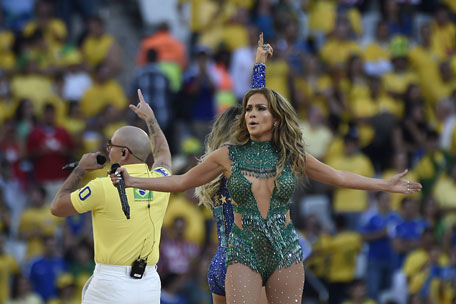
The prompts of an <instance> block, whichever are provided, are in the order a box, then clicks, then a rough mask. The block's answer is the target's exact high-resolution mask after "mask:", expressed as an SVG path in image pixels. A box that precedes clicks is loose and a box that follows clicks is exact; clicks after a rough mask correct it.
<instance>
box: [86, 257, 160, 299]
mask: <svg viewBox="0 0 456 304" xmlns="http://www.w3.org/2000/svg"><path fill="white" fill-rule="evenodd" d="M130 270H131V267H130V266H119V265H106V264H98V263H97V265H96V266H95V270H94V272H93V275H92V276H91V277H90V279H89V280H88V281H87V282H86V284H85V285H84V288H83V290H82V304H103V303H109V304H117V303H119V304H130V303H131V304H140V303H147V304H160V288H161V283H160V276H159V275H158V272H157V266H156V265H154V266H147V267H146V271H145V272H144V275H143V277H142V279H134V278H132V277H130Z"/></svg>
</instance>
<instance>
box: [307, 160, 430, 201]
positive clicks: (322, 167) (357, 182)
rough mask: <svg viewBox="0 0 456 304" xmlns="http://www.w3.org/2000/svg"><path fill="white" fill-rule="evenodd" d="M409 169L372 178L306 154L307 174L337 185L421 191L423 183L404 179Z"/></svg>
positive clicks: (411, 191)
mask: <svg viewBox="0 0 456 304" xmlns="http://www.w3.org/2000/svg"><path fill="white" fill-rule="evenodd" d="M406 174H407V170H405V171H404V172H401V173H399V174H397V175H395V176H393V177H392V178H390V179H380V178H370V177H365V176H362V175H359V174H356V173H352V172H348V171H340V170H336V169H334V168H332V167H330V166H328V165H326V164H324V163H322V162H320V161H319V160H318V159H316V158H315V157H313V156H312V155H310V154H306V175H307V176H308V177H310V178H312V179H314V180H316V181H319V182H322V183H325V184H329V185H332V186H336V187H342V188H351V189H359V190H379V191H387V192H397V193H413V192H418V191H421V188H422V186H421V184H419V183H415V182H412V181H409V180H406V179H404V178H403V177H404V176H405V175H406Z"/></svg>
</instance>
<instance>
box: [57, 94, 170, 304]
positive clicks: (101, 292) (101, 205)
mask: <svg viewBox="0 0 456 304" xmlns="http://www.w3.org/2000/svg"><path fill="white" fill-rule="evenodd" d="M138 95H139V99H140V102H139V104H138V105H137V106H134V105H130V108H131V109H132V110H133V111H134V112H135V113H136V114H137V115H138V116H139V117H140V118H142V119H144V120H145V121H146V123H147V126H148V129H149V138H150V143H149V138H148V136H147V134H146V132H144V131H143V130H141V129H139V128H136V127H131V126H126V127H122V128H120V129H118V130H117V131H116V132H115V133H114V135H113V136H112V138H111V140H110V141H109V142H108V147H107V151H108V153H109V160H110V162H111V163H112V164H114V163H118V164H120V165H121V166H124V167H125V168H128V170H129V172H131V173H130V174H133V175H134V176H137V177H160V176H167V175H169V174H170V168H171V154H170V151H169V147H168V143H167V141H166V138H165V136H164V135H163V132H162V131H161V129H160V127H159V125H158V123H157V120H156V118H155V115H154V113H153V111H152V109H151V108H150V107H149V105H148V104H147V103H146V102H145V101H144V99H143V97H142V94H141V91H139V90H138ZM151 145H152V155H153V157H154V164H153V165H152V170H149V168H148V166H147V164H146V162H145V161H146V159H147V156H148V155H149V153H150V148H151ZM97 155H99V153H98V152H97V153H88V154H85V155H84V156H83V157H82V159H81V160H80V161H79V164H78V166H77V167H76V168H75V169H74V171H73V173H72V174H71V175H70V176H69V177H68V178H67V180H66V181H65V183H64V184H63V186H62V187H61V188H60V190H59V191H58V192H57V194H56V196H55V198H54V201H53V202H52V205H51V212H52V214H53V215H55V216H60V217H65V216H70V215H74V214H78V213H84V212H88V211H92V224H93V235H94V246H95V262H96V267H95V271H94V273H93V275H92V277H91V278H90V279H89V280H88V281H87V283H86V285H85V286H84V289H83V294H82V303H85V304H90V303H132V304H133V303H157V304H158V303H160V288H161V283H160V277H159V275H158V273H157V271H156V264H157V262H158V257H159V243H160V231H161V227H162V224H163V218H164V215H165V211H166V207H167V205H168V200H169V193H164V192H156V191H146V190H142V189H134V188H131V189H126V195H127V199H128V202H129V207H130V217H129V218H127V217H126V215H124V212H123V209H122V207H121V202H120V199H119V194H118V192H117V190H116V189H115V187H114V186H113V185H112V183H111V180H110V179H109V178H106V177H103V178H98V179H94V180H92V181H91V182H89V183H88V184H87V185H86V186H84V187H82V188H80V189H79V190H76V189H77V187H78V185H79V184H80V182H81V180H82V179H83V177H84V175H85V174H86V173H87V172H89V171H92V170H96V169H100V168H102V167H103V165H99V164H97V161H96V157H97Z"/></svg>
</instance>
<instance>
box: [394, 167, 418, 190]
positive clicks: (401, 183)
mask: <svg viewBox="0 0 456 304" xmlns="http://www.w3.org/2000/svg"><path fill="white" fill-rule="evenodd" d="M407 173H408V170H407V169H405V170H404V171H403V172H401V173H399V174H396V175H395V176H393V177H392V178H390V179H389V180H388V181H387V182H388V189H387V191H389V192H396V193H405V194H411V193H415V192H419V191H421V189H422V188H423V186H421V184H420V183H415V182H411V181H409V180H406V179H404V178H403V177H404V176H405V175H407Z"/></svg>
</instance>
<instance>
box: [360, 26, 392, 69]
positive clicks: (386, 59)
mask: <svg viewBox="0 0 456 304" xmlns="http://www.w3.org/2000/svg"><path fill="white" fill-rule="evenodd" d="M363 59H364V61H365V64H364V70H365V71H366V73H367V74H368V75H370V76H382V75H383V74H385V73H387V72H389V71H391V69H392V66H391V62H390V49H389V27H388V23H387V22H386V21H385V20H380V21H379V22H378V23H377V26H376V28H375V38H374V40H373V41H371V42H370V43H368V44H367V45H366V46H365V47H364V51H363Z"/></svg>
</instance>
